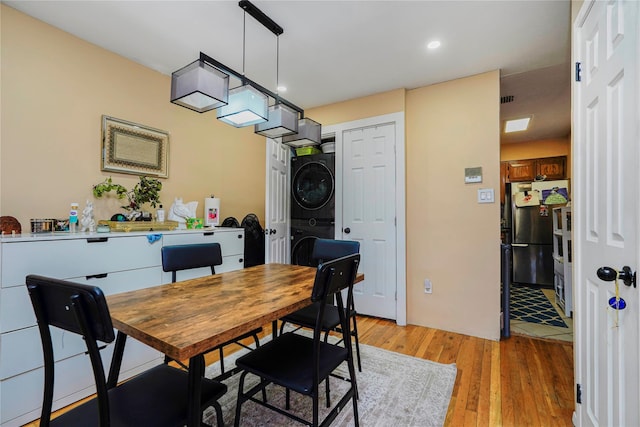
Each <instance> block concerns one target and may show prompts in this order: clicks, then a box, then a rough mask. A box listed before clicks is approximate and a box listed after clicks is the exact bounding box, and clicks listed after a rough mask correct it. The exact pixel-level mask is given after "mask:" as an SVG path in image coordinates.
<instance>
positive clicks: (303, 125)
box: [282, 117, 322, 147]
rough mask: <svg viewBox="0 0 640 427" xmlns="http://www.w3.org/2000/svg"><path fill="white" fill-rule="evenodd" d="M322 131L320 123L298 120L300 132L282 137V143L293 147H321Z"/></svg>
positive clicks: (306, 119)
mask: <svg viewBox="0 0 640 427" xmlns="http://www.w3.org/2000/svg"><path fill="white" fill-rule="evenodd" d="M321 133H322V129H321V125H320V123H318V122H316V121H314V120H311V119H310V118H308V117H304V118H302V119H300V120H298V132H297V133H294V134H293V135H287V136H283V137H282V143H283V144H286V145H289V146H291V147H305V146H308V145H319V144H320V139H321V137H322V135H321Z"/></svg>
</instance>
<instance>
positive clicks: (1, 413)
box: [0, 228, 244, 427]
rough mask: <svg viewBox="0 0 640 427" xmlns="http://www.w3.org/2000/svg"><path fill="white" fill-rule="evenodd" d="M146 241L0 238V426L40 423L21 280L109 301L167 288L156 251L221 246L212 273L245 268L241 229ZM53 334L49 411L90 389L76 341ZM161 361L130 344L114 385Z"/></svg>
mask: <svg viewBox="0 0 640 427" xmlns="http://www.w3.org/2000/svg"><path fill="white" fill-rule="evenodd" d="M153 234H154V235H155V234H158V233H153ZM147 235H148V233H144V232H131V233H109V234H104V235H103V234H96V233H91V234H85V233H77V234H68V233H66V234H63V233H60V234H57V233H46V234H42V235H37V234H36V235H28V234H25V235H19V236H15V237H13V236H12V237H9V236H7V237H0V362H1V363H0V425H1V426H2V427H12V426H21V425H23V424H25V423H27V422H30V421H32V420H34V419H36V418H39V416H40V407H41V403H42V387H43V384H44V379H43V376H44V373H43V372H44V370H43V360H42V345H41V342H40V335H39V332H38V328H37V326H36V319H35V315H34V313H33V309H32V306H31V301H30V299H29V295H28V292H27V288H26V286H25V284H24V283H25V277H26V276H27V275H28V274H40V275H44V276H52V277H56V278H59V279H67V280H71V281H73V282H77V283H84V284H90V285H94V286H99V287H100V288H101V289H102V290H103V292H104V293H105V294H106V295H110V294H115V293H120V292H126V291H130V290H135V289H140V288H145V287H150V286H156V285H159V284H162V283H169V282H171V274H170V273H164V272H163V271H162V261H161V248H162V246H165V245H170V244H197V243H204V242H218V243H220V245H221V249H222V255H223V264H222V265H220V266H218V267H217V268H216V272H222V271H231V270H237V269H240V268H243V266H244V229H241V228H216V229H213V230H175V231H166V232H162V233H161V236H162V238H161V239H159V240H158V239H149V238H148V236H147ZM154 237H155V236H154ZM208 274H211V270H210V269H202V270H201V271H191V272H189V277H198V276H203V275H208ZM185 278H186V277H185ZM52 335H53V341H54V342H53V345H54V355H55V360H56V382H55V390H54V402H53V409H54V410H57V409H59V408H61V407H64V406H66V405H69V404H71V403H73V402H75V401H77V400H80V399H82V398H84V397H86V396H89V395H91V394H93V393H94V392H95V386H94V385H93V376H92V372H91V366H90V363H89V360H88V358H87V356H86V355H85V354H84V352H85V350H86V348H85V346H84V343H83V342H82V339H81V338H80V337H78V336H73V335H69V334H64V333H63V332H61V331H59V330H54V331H53V332H52ZM112 344H113V343H112ZM112 344H109V345H107V346H106V348H105V349H104V350H102V351H101V353H102V357H103V361H104V363H105V366H108V365H109V363H110V362H111V356H112V352H113V345H112ZM163 359H164V358H163V355H162V354H161V353H159V352H158V351H156V350H154V349H152V348H151V347H148V346H146V345H143V344H142V343H140V342H138V341H136V340H134V339H129V340H127V345H126V347H125V354H124V358H123V364H122V368H121V371H120V380H124V379H127V378H129V377H131V376H133V375H136V374H138V373H140V372H142V371H144V370H146V369H149V368H150V367H152V366H154V365H156V364H158V363H162V361H163Z"/></svg>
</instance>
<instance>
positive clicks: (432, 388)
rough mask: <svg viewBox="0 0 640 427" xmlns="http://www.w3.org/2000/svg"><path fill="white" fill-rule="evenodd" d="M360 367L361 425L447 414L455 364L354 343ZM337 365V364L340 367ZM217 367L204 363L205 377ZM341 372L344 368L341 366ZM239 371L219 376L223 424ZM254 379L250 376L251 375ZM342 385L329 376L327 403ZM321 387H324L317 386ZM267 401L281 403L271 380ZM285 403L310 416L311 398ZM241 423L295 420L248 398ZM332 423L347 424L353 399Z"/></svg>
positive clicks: (438, 419)
mask: <svg viewBox="0 0 640 427" xmlns="http://www.w3.org/2000/svg"><path fill="white" fill-rule="evenodd" d="M238 353H242V352H237V353H234V354H232V355H230V357H227V358H225V367H226V366H227V365H228V364H229V366H231V364H230V362H232V361H233V356H235V355H237V354H238ZM360 354H361V356H362V372H358V371H357V369H358V368H357V366H356V376H357V381H358V391H359V394H360V396H359V397H360V398H359V400H358V414H359V418H360V425H362V426H379V427H383V426H384V427H388V426H393V425H396V426H403V427H404V426H414V427H418V426H420V427H431V426H434V427H435V426H442V425H444V420H445V417H446V415H447V409H448V407H449V401H450V400H451V393H452V392H453V386H454V383H455V380H456V373H457V369H456V365H455V364H451V365H444V364H440V363H436V362H432V361H430V360H425V359H419V358H415V357H410V356H405V355H403V354H400V353H394V352H391V351H387V350H383V349H380V348H376V347H372V346H368V345H364V344H360ZM341 368H343V367H341ZM218 369H219V367H218V366H217V363H216V364H213V365H211V366H209V367H207V370H206V374H205V375H206V376H208V377H211V376H213V375H215V374H216V373H217V372H218ZM343 371H344V373H343V374H344V376H345V377H347V376H348V374H347V369H346V366H344V369H343ZM239 376H240V375H239V374H238V375H234V376H233V377H231V378H229V379H227V380H225V381H224V382H225V384H227V387H228V388H229V389H228V391H227V393H226V394H225V395H224V396H223V397H222V398H221V400H220V403H221V405H222V411H223V419H224V422H225V426H232V425H233V421H234V419H235V406H236V399H237V390H238V380H239ZM252 377H253V376H252V375H247V379H246V382H245V389H248V388H249V384H252V383H250V379H251V378H252ZM253 378H255V377H253ZM345 387H347V383H346V382H345V381H342V380H339V379H336V378H331V402H332V404H335V402H337V401H338V400H339V398H340V396H342V394H341V393H342V392H343V390H345ZM321 388H322V390H324V386H323V385H321ZM321 394H322V396H323V397H322V398H321V399H320V410H321V411H320V417H321V418H322V417H323V416H324V414H326V413H327V411H328V409H327V408H326V404H325V400H324V393H321ZM267 398H268V400H269V402H271V403H275V404H277V405H282V406H281V407H284V391H283V389H282V388H280V387H277V386H273V385H271V386H270V388H267ZM291 402H292V403H291V407H292V408H296V413H297V414H298V415H302V416H303V417H308V418H310V416H309V414H311V399H310V398H308V397H306V396H302V395H299V394H297V393H294V392H292V393H291ZM210 409H211V408H209V409H208V410H207V411H206V412H205V421H206V422H208V423H210V424H212V425H215V413H214V412H213V410H210ZM240 424H241V425H242V426H289V425H300V424H297V423H295V422H294V421H293V420H291V419H289V418H286V417H284V416H282V415H280V414H278V413H276V412H274V411H271V410H269V409H267V408H265V407H263V406H260V405H258V404H255V403H253V402H246V403H244V404H243V405H242V419H241V423H240ZM331 425H332V426H353V404H352V403H351V401H350V402H349V403H348V404H347V405H346V406H345V407H344V409H343V410H342V411H341V412H340V414H338V417H337V418H336V419H335V420H334V422H333V423H332V424H331Z"/></svg>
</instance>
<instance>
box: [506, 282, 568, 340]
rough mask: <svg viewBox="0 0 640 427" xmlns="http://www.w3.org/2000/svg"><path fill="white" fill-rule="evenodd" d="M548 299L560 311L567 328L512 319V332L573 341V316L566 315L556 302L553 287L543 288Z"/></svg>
mask: <svg viewBox="0 0 640 427" xmlns="http://www.w3.org/2000/svg"><path fill="white" fill-rule="evenodd" d="M542 292H543V293H544V294H545V296H546V297H547V299H549V301H551V305H553V307H554V308H555V309H556V310H557V311H558V314H560V316H561V317H562V319H563V320H564V322H565V323H566V324H567V326H568V327H567V328H562V327H555V326H547V325H541V324H539V323H529V322H523V321H519V320H511V323H510V328H511V333H515V334H520V335H527V336H531V337H538V338H549V339H554V340H560V341H573V318H571V317H567V316H565V314H564V312H563V311H562V309H560V307H558V305H557V304H556V302H555V293H554V290H553V289H543V290H542Z"/></svg>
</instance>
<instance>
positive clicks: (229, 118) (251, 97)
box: [218, 84, 269, 128]
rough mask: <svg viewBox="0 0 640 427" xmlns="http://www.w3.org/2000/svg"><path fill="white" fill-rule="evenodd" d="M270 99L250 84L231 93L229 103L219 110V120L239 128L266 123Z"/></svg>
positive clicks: (236, 88) (232, 90)
mask: <svg viewBox="0 0 640 427" xmlns="http://www.w3.org/2000/svg"><path fill="white" fill-rule="evenodd" d="M267 107H268V97H267V95H265V94H264V93H262V92H260V91H259V90H258V89H256V88H254V87H253V86H251V85H249V84H245V85H243V86H238V87H235V88H233V89H231V90H230V91H229V103H228V104H227V105H225V106H223V107H221V108H218V120H222V121H223V122H225V123H228V124H230V125H232V126H235V127H237V128H240V127H244V126H249V125H255V124H256V123H262V122H266V121H267V118H268V117H269V113H268V112H267Z"/></svg>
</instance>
